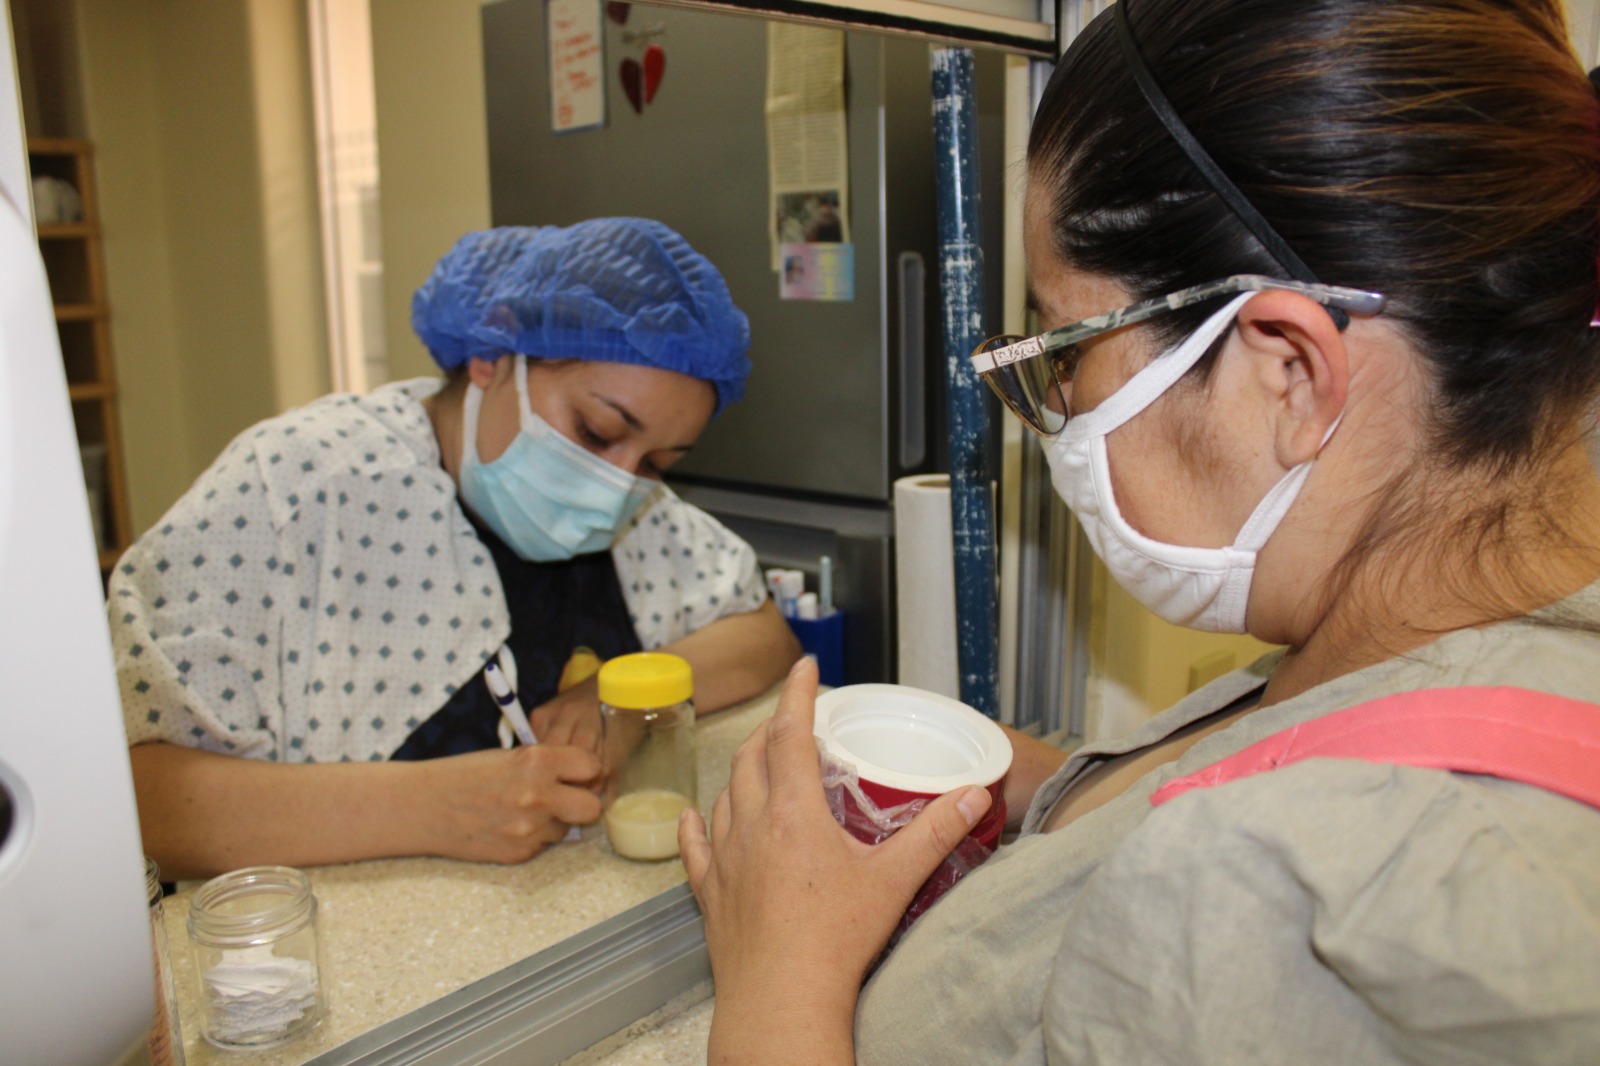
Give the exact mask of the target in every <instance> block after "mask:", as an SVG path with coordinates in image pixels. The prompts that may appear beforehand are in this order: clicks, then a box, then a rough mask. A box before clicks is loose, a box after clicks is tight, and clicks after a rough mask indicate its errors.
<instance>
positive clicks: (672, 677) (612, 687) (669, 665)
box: [600, 651, 694, 710]
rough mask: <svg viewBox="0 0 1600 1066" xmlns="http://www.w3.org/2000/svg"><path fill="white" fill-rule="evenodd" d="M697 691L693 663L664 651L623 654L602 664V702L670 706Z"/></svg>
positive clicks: (637, 706)
mask: <svg viewBox="0 0 1600 1066" xmlns="http://www.w3.org/2000/svg"><path fill="white" fill-rule="evenodd" d="M693 695H694V675H693V674H692V673H691V672H690V670H689V664H688V663H687V662H685V661H684V660H683V659H680V658H679V657H678V656H676V655H669V654H667V653H666V652H664V651H641V652H635V653H634V654H632V655H619V656H617V657H616V658H615V659H611V660H608V661H607V662H606V664H605V665H604V666H602V667H601V668H600V702H601V703H609V704H610V705H611V706H613V707H626V708H629V709H631V710H642V709H644V708H648V707H670V706H672V705H673V704H674V703H682V702H683V701H684V700H686V699H688V698H689V697H691V696H693Z"/></svg>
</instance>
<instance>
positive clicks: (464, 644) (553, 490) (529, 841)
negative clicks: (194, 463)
mask: <svg viewBox="0 0 1600 1066" xmlns="http://www.w3.org/2000/svg"><path fill="white" fill-rule="evenodd" d="M412 321H413V325H414V327H415V329H416V331H417V333H418V335H419V336H420V337H421V338H422V340H423V342H424V343H425V344H426V345H427V346H428V349H429V351H430V352H431V353H432V354H433V356H434V359H435V360H436V361H437V362H438V363H439V365H440V366H441V368H443V369H444V370H445V377H444V379H443V380H440V379H438V378H425V379H418V380H414V381H403V382H396V383H392V384H389V385H386V386H383V387H381V388H378V389H376V390H374V391H373V392H372V393H371V394H370V395H368V396H365V397H358V396H351V395H335V396H330V397H326V398H324V399H322V400H319V401H317V402H315V403H312V404H309V405H307V406H306V407H303V408H300V409H297V410H294V411H290V412H288V413H287V414H285V415H281V416H279V417H277V418H273V419H270V420H268V421H266V422H264V423H261V424H260V425H257V426H255V427H252V428H251V429H249V430H247V431H246V432H244V433H243V434H241V435H240V436H239V437H238V438H237V439H236V440H235V441H234V442H233V443H232V444H231V445H230V446H229V447H228V448H227V449H226V450H225V451H224V452H223V454H222V455H221V456H220V457H219V458H218V459H217V460H216V462H215V463H213V464H212V467H211V468H210V469H209V470H208V471H207V472H206V473H205V474H204V475H203V476H202V477H201V479H200V480H199V481H198V482H197V483H196V484H195V485H194V486H193V487H192V488H191V489H190V491H189V492H188V493H187V494H186V495H185V496H184V497H183V499H181V500H180V501H179V502H178V503H177V504H176V505H174V507H173V508H172V510H171V511H170V512H168V514H167V515H166V516H165V517H164V518H163V519H162V521H161V523H160V524H159V525H158V526H157V527H156V528H155V529H152V530H151V531H149V532H148V533H146V534H145V535H144V536H143V537H141V538H140V540H139V541H138V543H136V544H135V545H134V546H133V547H132V548H131V549H130V550H129V551H128V553H127V555H126V556H124V558H123V559H122V560H121V561H120V562H119V564H118V566H117V569H116V571H115V572H114V574H113V578H112V584H111V589H110V597H109V608H108V609H109V613H110V620H111V626H112V636H113V645H114V649H115V652H116V658H117V666H118V675H119V680H120V683H121V688H122V697H123V704H124V714H125V716H126V722H127V728H128V738H129V743H130V744H131V745H132V750H131V753H130V755H131V760H132V763H133V770H134V784H135V789H136V792H137V796H138V801H139V815H140V824H141V828H142V830H143V834H144V841H145V849H146V851H147V852H149V853H150V854H151V855H152V856H154V857H155V858H156V859H157V861H158V862H160V863H161V867H162V869H163V871H166V872H168V873H169V874H171V875H173V876H177V877H195V876H203V875H209V874H211V873H214V872H216V871H219V870H225V869H230V868H234V867H238V866H243V865H249V864H255V863H285V864H290V865H312V864H320V863H329V862H342V861H350V860H355V859H361V858H373V857H381V856H389V855H416V854H428V855H444V856H450V857H456V858H462V859H472V860H481V861H493V862H518V861H521V860H524V859H527V858H529V857H531V856H532V855H534V854H537V853H538V852H539V851H540V850H541V849H542V848H543V847H545V846H546V845H547V844H549V843H551V842H553V841H556V840H559V839H560V838H561V837H562V835H563V834H565V832H566V831H567V828H568V827H569V826H570V825H575V824H585V823H588V822H592V821H594V820H595V819H596V818H597V817H598V816H599V813H600V804H599V800H598V799H597V797H596V795H595V785H596V783H597V780H598V777H599V775H600V773H601V769H602V768H601V762H600V752H599V730H598V705H597V697H596V692H595V683H594V679H593V677H592V676H590V677H589V678H588V679H587V680H583V681H578V682H577V683H572V682H573V679H574V677H575V676H581V675H582V674H583V673H584V672H583V671H575V670H574V669H573V665H575V663H576V662H578V661H580V660H582V659H584V658H589V660H590V661H591V662H592V661H593V659H594V658H599V659H604V658H610V657H612V656H615V655H621V654H625V653H627V652H631V651H637V650H641V649H663V650H668V651H672V652H674V653H676V654H678V655H681V656H683V657H684V658H685V659H687V660H688V661H689V663H690V665H691V667H692V668H693V670H694V675H695V688H696V693H695V695H696V705H697V706H698V707H699V708H700V709H701V710H702V711H705V710H715V709H717V708H720V707H724V706H727V705H729V704H731V703H734V702H737V701H738V700H741V699H745V698H747V697H749V696H752V695H755V694H757V693H759V692H761V691H763V690H764V689H765V688H767V687H768V686H769V685H771V684H772V683H773V682H774V681H775V680H776V679H777V678H778V677H779V676H781V674H782V672H783V670H784V669H785V668H786V667H787V666H788V665H789V664H790V663H791V662H793V661H794V659H795V658H796V657H797V655H798V652H799V649H798V647H797V645H796V643H795V641H794V638H793V636H792V635H791V634H790V632H789V630H788V627H787V625H786V624H785V623H784V621H783V619H782V618H781V616H780V615H779V614H778V613H777V611H776V609H775V608H774V607H773V605H772V604H771V603H770V602H768V601H767V600H766V591H765V586H764V582H763V581H762V580H761V577H760V573H759V570H758V568H757V566H756V561H755V558H754V554H753V552H751V550H750V548H749V546H748V545H746V544H744V543H743V542H742V541H741V540H739V538H737V537H736V536H734V535H733V534H732V533H730V532H729V531H728V530H727V529H725V528H723V527H722V526H721V525H720V524H718V523H717V522H716V521H715V520H714V519H712V518H711V517H710V516H708V515H706V514H704V513H703V512H701V511H699V510H697V509H695V508H694V507H691V506H689V505H688V504H686V503H684V502H683V501H681V500H679V499H678V498H677V497H676V496H675V495H674V494H673V493H672V492H671V491H670V490H669V489H667V488H666V487H665V486H664V485H663V484H662V483H661V480H660V478H661V475H662V472H663V471H664V470H666V469H667V468H668V467H670V466H671V465H672V464H673V463H674V462H675V461H676V460H677V459H679V458H680V457H681V456H682V455H683V454H684V453H685V452H687V451H688V450H689V449H690V448H691V447H692V446H693V445H694V443H695V441H696V440H697V439H698V437H699V436H700V433H701V431H702V430H704V429H705V427H706V425H707V424H708V423H709V422H710V421H711V419H712V418H713V417H714V416H715V415H716V413H717V412H719V411H720V410H721V409H722V408H723V407H724V406H725V405H726V404H728V403H731V402H734V401H735V400H737V399H738V398H739V396H740V394H741V393H742V390H743V384H744V379H745V376H746V374H747V373H748V370H749V362H748V360H747V359H746V358H745V352H746V349H747V347H748V343H749V341H748V336H749V327H748V323H747V321H746V319H745V316H744V315H743V313H742V312H740V311H739V309H738V308H737V307H735V306H734V304H733V302H732V300H731V299H730V297H729V295H728V291H727V287H726V285H725V283H724V282H723V279H722V277H721V275H720V274H719V273H718V272H717V270H716V268H715V267H713V266H712V264H711V263H710V262H709V261H707V260H706V259H705V258H704V257H703V256H701V255H699V254H698V253H697V252H695V251H694V250H693V249H692V248H691V247H690V246H689V245H688V243H687V242H686V241H684V239H683V238H682V237H681V236H679V235H678V234H677V233H675V232H674V231H672V230H671V229H669V228H668V227H666V226H664V225H662V224H660V223H657V222H651V221H647V220H643V219H626V218H623V219H596V220H591V221H588V222H582V223H579V224H577V225H574V226H571V227H566V228H558V227H544V228H525V227H506V228H501V229H495V230H489V231H485V232H481V233H473V234H469V235H468V236H466V237H464V238H462V240H461V241H460V242H458V243H457V245H456V247H455V248H453V249H452V250H451V251H450V252H449V253H448V254H447V255H446V256H445V257H444V258H443V259H441V260H440V262H439V264H438V265H437V266H436V267H435V269H434V271H433V274H432V275H431V276H430V277H429V278H428V280H427V281H426V283H425V284H424V285H423V286H422V287H421V288H420V289H419V290H418V291H417V294H416V297H415V299H414V301H413V307H412ZM491 664H492V666H493V668H494V669H498V670H500V671H501V672H502V673H503V675H504V676H505V677H506V678H507V679H508V681H509V683H510V684H511V685H512V686H514V688H515V689H516V691H517V694H518V696H519V697H520V701H521V703H522V704H523V706H525V707H528V708H530V709H531V710H530V718H531V719H532V725H533V730H534V733H535V735H536V736H537V738H538V739H539V741H540V743H539V744H537V745H534V746H517V747H511V746H510V745H511V743H512V740H511V737H510V735H509V729H508V728H507V727H506V726H505V725H504V724H503V719H502V717H501V714H500V712H499V708H498V705H497V704H496V702H495V701H494V698H493V695H492V693H491V692H490V689H489V684H488V679H487V678H486V676H485V671H486V668H488V667H489V666H490V665H491Z"/></svg>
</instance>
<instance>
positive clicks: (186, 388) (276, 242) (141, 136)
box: [77, 0, 327, 530]
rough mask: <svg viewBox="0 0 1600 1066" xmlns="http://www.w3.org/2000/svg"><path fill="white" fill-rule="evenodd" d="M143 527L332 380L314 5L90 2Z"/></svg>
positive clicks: (86, 67) (91, 102)
mask: <svg viewBox="0 0 1600 1066" xmlns="http://www.w3.org/2000/svg"><path fill="white" fill-rule="evenodd" d="M77 2H78V10H79V32H80V36H81V48H82V58H83V75H84V88H85V100H86V105H87V112H88V130H89V136H90V137H91V138H93V140H94V142H95V144H96V149H97V162H98V178H99V185H100V199H101V204H102V213H103V215H104V220H105V251H106V266H107V287H108V290H109V293H110V298H111V316H112V317H111V321H112V336H113V345H114V349H115V354H116V359H117V370H118V376H119V381H120V384H121V386H122V419H123V438H124V442H125V444H126V447H127V455H128V462H127V468H128V479H129V491H130V496H131V499H132V505H133V517H134V525H135V527H136V528H137V529H141V530H142V529H144V528H147V527H148V526H150V525H152V524H153V523H154V522H155V521H156V520H157V519H158V518H159V517H160V515H161V513H162V512H163V511H164V510H165V509H166V508H167V507H168V506H169V505H170V504H171V503H172V502H173V501H174V500H175V499H176V498H177V497H178V496H179V495H180V494H181V493H182V492H183V490H184V489H186V488H187V487H188V485H189V484H190V483H191V482H192V481H193V480H194V478H195V477H197V476H198V475H199V474H200V472H201V471H202V470H204V469H205V467H206V466H207V465H208V464H209V463H210V462H211V460H212V459H213V458H214V457H215V455H216V454H217V452H219V451H220V450H221V449H222V447H223V446H224V445H225V444H226V443H227V442H228V441H229V440H230V439H231V438H232V437H233V436H234V435H235V434H237V433H238V432H240V431H241V430H242V429H244V428H246V427H247V426H249V425H250V424H251V423H253V422H255V421H258V420H259V419H262V418H265V417H267V416H269V415H271V414H274V413H276V412H278V411H281V410H283V409H285V408H287V407H290V406H293V405H294V404H297V403H303V402H305V401H306V400H309V399H311V398H313V397H315V396H317V395H319V394H321V393H322V392H324V391H326V389H327V369H326V368H327V354H326V342H325V340H324V334H323V327H322V309H321V297H320V277H319V274H318V271H319V269H320V259H319V257H318V255H317V252H316V248H317V245H316V229H315V226H316V202H315V199H314V193H315V181H314V169H313V165H314V164H313V156H312V153H311V137H310V111H309V101H308V100H307V98H306V92H305V90H304V89H303V86H304V84H305V78H306V74H305V54H306V48H305V30H304V9H303V6H302V5H301V4H299V3H298V2H296V0H77Z"/></svg>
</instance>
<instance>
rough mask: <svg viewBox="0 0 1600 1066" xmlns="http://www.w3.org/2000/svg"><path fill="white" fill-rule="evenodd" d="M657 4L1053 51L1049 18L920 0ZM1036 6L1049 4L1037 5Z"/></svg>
mask: <svg viewBox="0 0 1600 1066" xmlns="http://www.w3.org/2000/svg"><path fill="white" fill-rule="evenodd" d="M649 2H650V3H652V4H656V5H658V6H661V7H690V8H696V9H699V10H702V11H724V12H728V13H730V14H740V15H755V16H759V17H761V18H768V19H779V20H783V21H786V22H806V23H813V24H816V25H823V26H835V27H838V28H840V29H853V30H869V31H874V32H878V33H894V34H902V35H906V36H912V37H922V38H925V39H927V40H930V41H941V42H945V43H952V42H953V43H957V44H966V45H973V46H977V47H983V48H994V49H998V50H1000V51H1003V52H1010V53H1013V54H1016V55H1025V56H1032V57H1034V58H1036V59H1049V60H1054V59H1055V57H1056V55H1057V54H1058V44H1057V41H1056V27H1055V23H1054V21H1053V20H1051V21H1044V20H1032V19H1018V18H1009V17H1007V16H1004V15H995V14H991V13H989V12H987V11H981V10H974V9H971V8H964V7H948V6H946V5H944V4H930V3H924V2H922V0H649ZM1040 6H1041V7H1047V6H1050V7H1053V5H1047V4H1041V5H1040Z"/></svg>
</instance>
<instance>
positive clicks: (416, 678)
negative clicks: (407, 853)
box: [107, 378, 766, 762]
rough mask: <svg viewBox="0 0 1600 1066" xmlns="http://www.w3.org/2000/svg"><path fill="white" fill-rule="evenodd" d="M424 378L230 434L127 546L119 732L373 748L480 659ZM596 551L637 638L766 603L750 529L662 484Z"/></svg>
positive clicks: (409, 723) (491, 624) (249, 751)
mask: <svg viewBox="0 0 1600 1066" xmlns="http://www.w3.org/2000/svg"><path fill="white" fill-rule="evenodd" d="M439 384H440V382H439V381H438V380H437V379H427V378H423V379H417V380H413V381H404V382H396V383H393V384H390V385H386V386H383V387H382V388H379V389H376V390H374V391H373V392H372V393H371V394H370V395H369V396H366V397H358V396H352V395H344V394H341V395H334V396H328V397H324V398H323V399H320V400H317V401H316V402H314V403H311V404H308V405H306V406H305V407H302V408H298V409H296V410H293V411H290V412H288V413H287V414H284V415H280V416H278V417H276V418H273V419H270V420H268V421H266V422H263V423H260V424H259V425H257V426H254V427H252V428H251V429H248V430H246V431H245V432H244V433H242V434H240V436H239V437H237V438H236V439H235V440H234V441H233V442H232V443H231V444H230V445H229V446H228V447H227V449H226V450H225V451H224V452H223V453H222V455H221V456H219V457H218V458H217V460H216V461H215V462H214V463H212V465H211V468H210V469H209V470H207V471H206V472H205V474H204V475H202V476H201V478H200V480H199V481H197V482H196V483H195V485H194V486H193V487H192V488H191V489H190V490H189V491H188V493H186V494H185V495H184V496H183V498H182V499H180V500H179V501H178V502H177V503H176V504H175V505H173V507H172V509H171V510H170V511H168V512H167V514H166V515H165V516H164V517H163V518H162V520H161V521H160V522H159V523H158V524H157V525H156V527H155V528H154V529H151V530H150V531H149V532H147V533H146V534H145V535H144V536H143V537H141V538H140V539H139V540H138V542H137V543H135V544H134V545H133V547H132V548H130V549H129V550H128V552H127V554H126V555H124V556H123V558H122V559H121V561H120V562H119V563H118V565H117V567H116V569H115V570H114V571H113V573H112V579H111V586H110V590H109V598H108V604H107V611H108V616H109V621H110V625H111V635H112V644H113V650H114V652H115V656H116V663H117V675H118V680H119V683H120V685H121V690H122V703H123V713H124V716H125V718H126V723H127V731H128V742H129V744H139V743H143V742H146V741H166V742H168V743H173V744H183V745H187V746H190V747H198V748H204V749H206V750H209V751H216V752H224V753H229V754H234V755H242V756H248V757H251V758H258V759H270V760H280V761H286V762H313V761H315V762H327V761H351V760H379V759H384V758H387V757H388V756H389V754H390V753H391V752H393V751H394V750H395V749H396V748H398V747H399V746H400V744H401V743H402V742H403V741H404V740H405V739H406V737H407V736H408V735H410V733H411V731H412V730H414V729H415V728H416V727H417V726H418V725H420V724H421V723H422V722H424V721H426V720H427V719H428V717H429V716H431V715H432V714H433V713H434V712H435V711H437V710H438V709H439V708H440V707H441V706H443V705H444V703H445V702H446V701H447V700H448V699H449V698H450V695H451V694H452V693H454V692H455V691H456V689H457V688H458V687H460V686H461V685H463V684H466V683H467V682H468V681H470V680H471V679H472V678H473V676H474V675H475V674H477V672H478V671H479V670H480V669H481V668H482V666H483V663H484V662H485V660H486V658H487V657H488V656H489V655H491V654H493V653H494V651H495V650H496V649H497V648H499V646H500V644H501V643H502V642H503V641H504V640H505V638H506V635H507V633H508V632H509V630H510V616H509V613H508V611H507V608H506V603H505V599H504V596H503V594H502V592H501V587H500V579H499V576H498V574H497V573H496V571H495V567H494V562H493V560H492V559H491V558H490V555H489V552H488V550H487V549H486V548H485V547H484V546H483V544H482V542H481V541H479V540H478V538H477V536H476V534H475V533H474V532H473V529H472V526H471V524H470V523H469V522H468V521H467V518H466V515H465V514H463V513H462V510H461V507H460V505H459V504H458V503H457V501H456V491H455V483H454V482H453V481H452V480H451V478H450V475H449V474H448V473H446V472H445V470H444V467H443V466H442V465H441V463H440V454H439V447H438V442H437V440H436V439H435V437H434V433H433V426H432V423H431V422H430V421H429V419H428V416H427V413H426V411H425V410H424V409H423V407H422V405H421V403H420V401H421V400H422V399H423V398H425V397H426V396H428V395H429V394H431V393H432V392H433V391H435V390H436V389H437V388H438V387H439ZM612 557H613V559H614V560H615V563H616V568H617V577H618V580H619V582H620V584H621V587H622V592H623V596H624V599H625V600H626V602H627V606H628V611H629V614H630V616H631V617H632V619H633V623H634V627H635V629H636V631H637V632H638V635H639V640H640V642H641V643H642V644H643V646H644V647H645V648H656V647H660V646H661V645H663V644H666V643H668V642H670V641H673V640H676V639H678V638H679V637H682V636H684V635H686V634H688V633H690V632H692V631H694V630H695V629H698V628H700V627H701V626H704V625H706V624H707V623H709V622H712V621H715V620H716V619H718V618H721V617H724V616H726V615H729V614H736V613H739V612H743V611H749V610H753V609H755V608H757V607H759V606H760V605H761V603H762V602H763V601H764V600H765V599H766V589H765V585H764V582H763V581H762V580H761V578H760V575H759V571H758V568H757V565H756V558H755V554H754V552H752V551H751V549H750V547H749V545H747V544H745V543H744V542H743V541H742V540H740V539H739V538H738V537H737V536H735V535H734V534H733V533H731V532H729V531H728V530H727V529H726V528H724V527H723V526H722V525H721V524H720V523H718V522H717V521H716V520H715V519H713V518H711V517H710V516H709V515H707V514H705V513H704V512H702V511H700V510H698V509H697V508H695V507H692V506H690V505H689V504H687V503H684V502H683V501H682V500H680V499H678V498H677V497H676V496H675V495H673V493H672V492H671V490H670V489H667V488H666V487H664V486H663V487H662V488H661V489H659V490H657V492H656V494H655V495H654V496H652V497H651V499H650V500H649V501H648V502H647V503H646V505H645V506H644V507H643V508H642V509H641V510H640V512H639V513H638V514H637V515H636V516H635V517H634V518H633V519H632V521H631V522H630V524H629V526H628V528H627V529H626V530H625V531H624V532H623V534H622V535H621V536H620V537H619V538H618V540H617V542H616V544H615V545H614V546H613V548H612Z"/></svg>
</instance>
